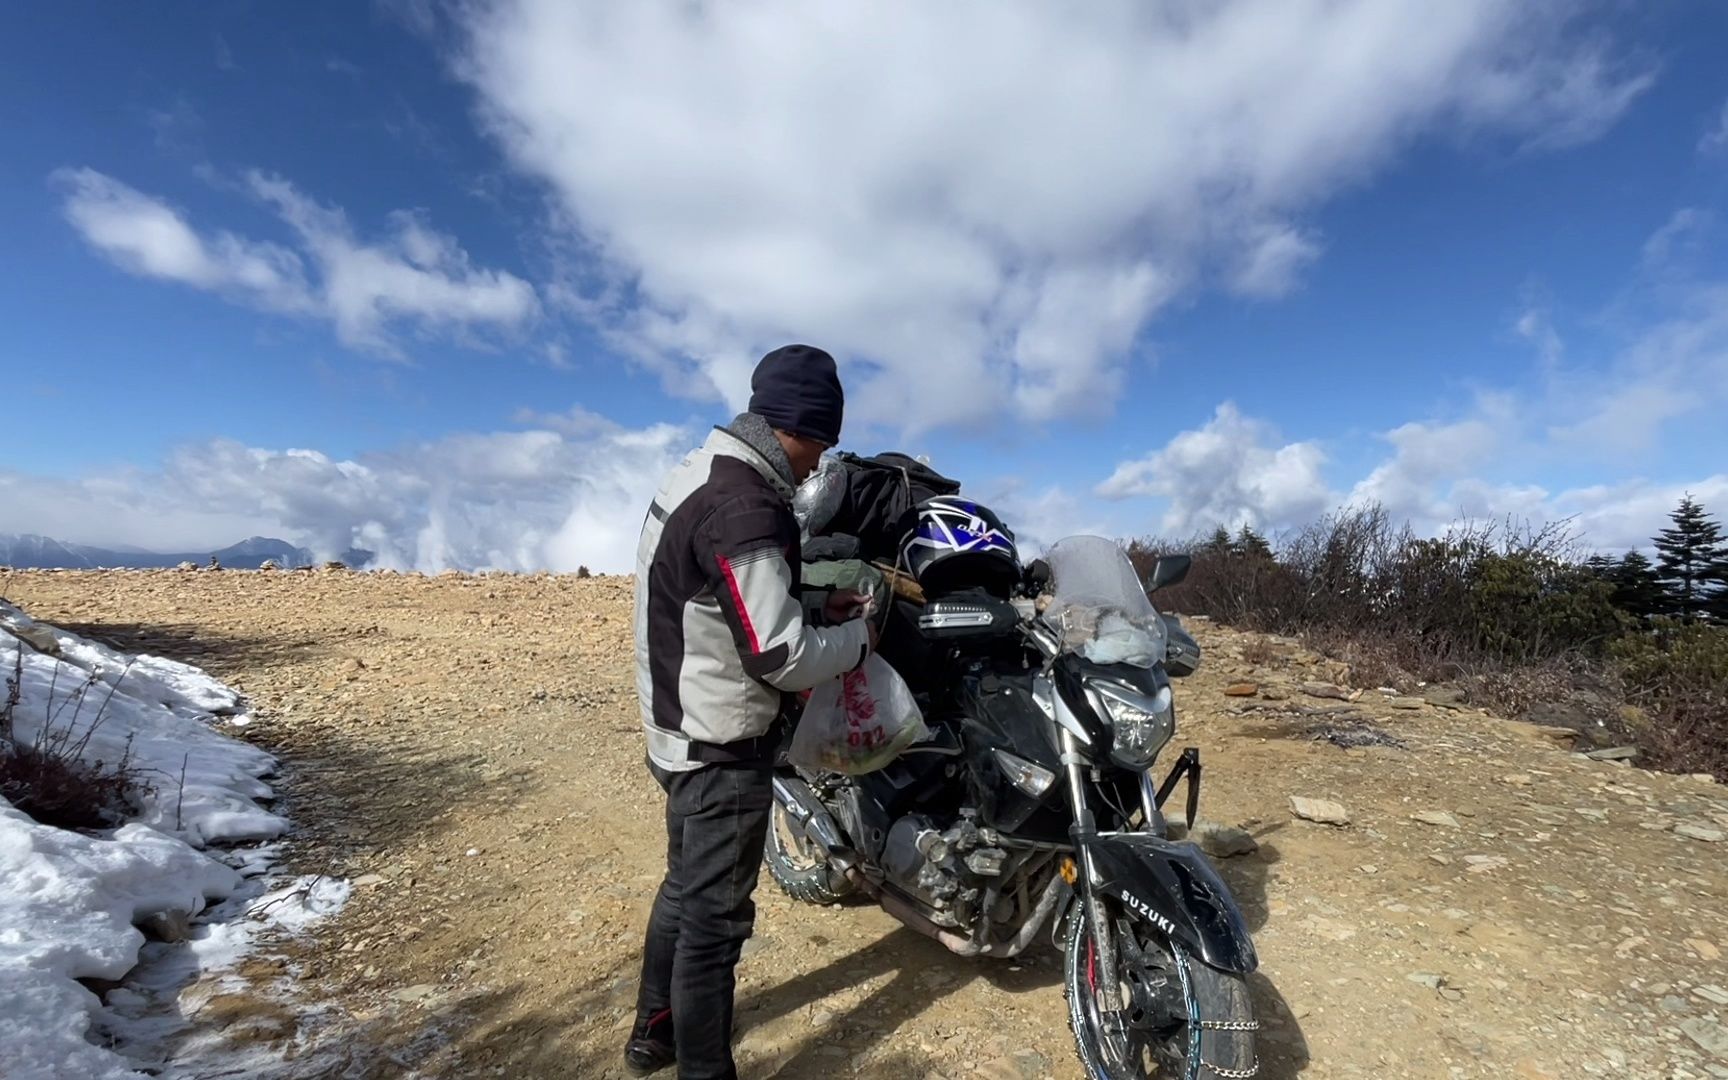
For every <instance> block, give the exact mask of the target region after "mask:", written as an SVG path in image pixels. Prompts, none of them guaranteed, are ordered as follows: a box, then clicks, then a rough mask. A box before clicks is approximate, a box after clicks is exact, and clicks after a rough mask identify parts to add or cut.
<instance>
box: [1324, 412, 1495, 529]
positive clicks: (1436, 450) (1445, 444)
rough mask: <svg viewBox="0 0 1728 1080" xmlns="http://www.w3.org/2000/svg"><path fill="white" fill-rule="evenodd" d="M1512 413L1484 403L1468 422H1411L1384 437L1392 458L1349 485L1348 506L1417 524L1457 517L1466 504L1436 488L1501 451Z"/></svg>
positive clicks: (1459, 495) (1474, 469)
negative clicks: (1371, 506) (1371, 507)
mask: <svg viewBox="0 0 1728 1080" xmlns="http://www.w3.org/2000/svg"><path fill="white" fill-rule="evenodd" d="M1512 413H1513V407H1512V405H1511V402H1510V401H1509V400H1506V399H1498V400H1490V401H1485V402H1483V403H1482V405H1481V406H1480V408H1479V411H1478V415H1476V416H1473V417H1471V418H1469V419H1465V420H1460V421H1456V422H1453V423H1446V424H1439V423H1421V422H1413V423H1408V424H1402V425H1400V426H1399V427H1396V428H1394V429H1392V430H1391V431H1388V432H1386V433H1385V435H1384V436H1383V438H1384V439H1385V440H1386V441H1387V442H1389V443H1391V444H1392V448H1393V453H1392V456H1391V457H1390V458H1388V459H1387V460H1385V461H1383V462H1381V463H1380V464H1379V465H1378V466H1376V467H1375V468H1374V469H1373V471H1371V472H1370V473H1369V474H1368V475H1367V476H1365V477H1363V478H1362V480H1361V481H1359V482H1358V483H1357V484H1356V485H1355V487H1354V488H1353V489H1352V490H1351V492H1350V498H1349V501H1350V502H1352V503H1370V502H1373V503H1379V504H1380V505H1382V506H1384V507H1386V509H1387V510H1388V511H1390V512H1391V513H1392V515H1393V516H1394V517H1399V518H1410V519H1414V520H1416V521H1418V522H1419V523H1421V524H1423V525H1431V524H1435V523H1439V522H1446V521H1450V520H1452V519H1453V518H1455V517H1458V516H1459V515H1460V513H1462V512H1464V508H1463V506H1462V505H1461V503H1462V502H1464V501H1467V500H1465V499H1463V498H1461V493H1459V492H1457V491H1456V490H1455V489H1454V490H1453V491H1452V492H1451V493H1450V494H1448V493H1445V491H1444V490H1443V488H1442V485H1444V484H1445V483H1446V482H1448V481H1455V480H1457V479H1459V478H1461V477H1467V476H1470V475H1471V474H1472V473H1474V472H1475V471H1476V470H1477V469H1479V468H1480V467H1481V466H1483V465H1485V464H1487V463H1488V462H1489V461H1491V460H1492V459H1493V458H1494V456H1495V454H1496V453H1498V452H1499V451H1500V450H1501V449H1503V448H1504V446H1505V444H1506V442H1507V436H1508V434H1509V429H1510V426H1511V422H1512V420H1513V416H1512ZM1465 516H1473V515H1472V514H1466V515H1465Z"/></svg>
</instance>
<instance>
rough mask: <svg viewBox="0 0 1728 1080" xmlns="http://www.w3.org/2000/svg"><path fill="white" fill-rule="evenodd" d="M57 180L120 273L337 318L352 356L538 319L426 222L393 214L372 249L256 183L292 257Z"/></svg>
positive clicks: (527, 301) (327, 214)
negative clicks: (406, 335) (289, 233)
mask: <svg viewBox="0 0 1728 1080" xmlns="http://www.w3.org/2000/svg"><path fill="white" fill-rule="evenodd" d="M54 179H55V181H56V182H57V184H58V185H59V186H60V187H61V189H62V191H63V194H64V197H65V202H64V206H63V210H64V213H65V215H66V219H67V221H69V222H70V223H71V224H72V226H73V227H74V228H75V229H77V230H78V232H79V234H80V235H82V236H83V238H84V240H85V242H86V243H88V244H89V245H90V246H91V247H92V248H94V249H95V250H96V251H97V252H99V253H100V254H102V255H103V256H104V257H106V258H107V259H109V260H110V261H111V262H113V263H114V264H115V265H116V266H118V267H120V268H121V269H123V270H126V271H127V272H129V273H133V274H137V275H140V276H143V277H152V278H157V279H160V280H164V281H175V282H179V283H181V284H184V285H190V286H192V287H194V288H198V289H204V290H206V291H209V292H213V293H217V294H219V295H221V296H224V297H227V298H229V299H231V300H234V301H236V302H239V303H244V304H248V305H250V306H253V307H258V308H262V309H264V310H266V311H275V312H283V313H287V314H294V315H307V316H316V317H320V318H325V319H328V320H329V321H330V322H331V323H332V324H333V325H334V326H335V329H336V334H337V336H338V337H339V338H340V339H341V340H342V341H343V342H344V343H345V344H348V345H351V346H355V347H359V348H367V349H372V350H376V351H379V352H384V353H394V352H396V351H397V349H398V346H397V344H396V337H397V334H398V332H399V331H400V330H402V329H404V328H409V329H412V330H415V331H417V332H421V333H427V332H433V331H444V332H447V333H457V334H463V333H467V332H470V331H474V330H482V329H487V328H491V329H495V330H511V329H515V328H518V327H521V326H523V325H524V324H526V323H527V322H528V321H529V320H531V319H532V318H533V317H534V316H535V314H536V313H537V311H538V310H539V303H538V300H537V299H536V297H535V293H534V289H533V287H532V286H530V285H529V284H528V283H527V282H526V281H523V280H522V279H520V278H518V277H516V276H514V275H513V274H510V273H507V272H505V271H501V270H486V269H478V268H475V267H474V266H473V265H472V263H471V261H470V260H469V257H468V254H467V253H466V252H465V251H463V250H462V248H461V246H460V245H459V244H458V243H457V242H456V240H455V239H454V238H453V237H450V236H447V235H445V234H443V233H439V232H436V231H434V230H433V229H432V228H431V227H430V226H429V225H428V224H427V222H426V220H425V217H424V215H422V214H419V213H415V212H411V211H397V212H395V213H393V214H391V215H390V217H389V231H388V233H387V235H386V236H385V237H384V238H383V239H381V240H379V241H377V242H372V243H368V242H365V241H361V240H359V239H357V238H356V237H355V235H354V232H353V230H352V228H351V227H350V226H349V224H348V221H347V217H346V216H345V215H344V214H343V213H342V211H341V210H338V209H332V208H329V207H325V206H321V205H319V204H318V203H316V202H314V201H313V200H311V199H309V198H307V197H306V196H305V195H303V194H302V193H301V192H299V191H298V190H297V189H296V188H295V187H294V186H293V185H292V184H290V183H288V182H287V181H286V180H282V179H280V178H278V177H272V176H267V175H264V174H262V173H256V172H254V173H249V174H247V176H246V178H245V179H246V186H247V188H248V190H249V191H250V192H251V193H252V194H253V195H254V196H255V197H257V198H258V199H260V200H261V201H263V202H265V203H266V204H267V205H269V206H271V207H272V208H273V209H274V210H275V211H276V212H277V214H278V215H279V216H280V217H281V218H282V220H283V221H284V222H286V223H287V224H288V226H289V227H290V228H291V229H292V230H293V232H294V233H295V235H296V237H297V239H298V241H299V250H298V251H295V250H292V249H290V248H288V247H285V246H283V245H280V244H275V243H269V242H265V241H258V240H249V239H246V238H243V237H240V236H237V235H235V234H234V233H231V232H227V231H219V232H215V233H202V232H200V231H199V230H198V229H197V228H195V227H194V226H193V225H192V223H191V222H190V221H188V220H187V218H186V216H185V214H183V213H182V212H180V211H179V210H177V209H176V208H174V207H172V206H170V205H169V204H168V203H166V202H164V201H163V200H161V199H158V198H155V197H153V196H150V195H146V194H144V193H143V192H140V191H137V190H136V189H134V188H131V187H129V186H127V185H126V184H124V183H122V182H120V181H118V180H116V179H114V178H113V177H110V176H106V175H104V174H102V173H99V172H96V171H95V170H93V169H63V170H61V171H59V172H57V173H55V176H54ZM309 266H310V268H311V271H312V272H311V273H309V272H308V267H309Z"/></svg>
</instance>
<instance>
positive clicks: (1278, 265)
mask: <svg viewBox="0 0 1728 1080" xmlns="http://www.w3.org/2000/svg"><path fill="white" fill-rule="evenodd" d="M1319 257H1320V242H1319V240H1318V239H1316V238H1315V237H1314V236H1313V235H1312V234H1311V233H1305V232H1303V231H1302V230H1300V229H1297V228H1295V227H1293V226H1291V225H1285V224H1277V225H1266V226H1262V227H1260V228H1258V229H1255V230H1253V237H1252V239H1251V240H1250V241H1249V242H1248V245H1247V249H1246V251H1245V252H1244V253H1243V257H1242V260H1241V262H1240V264H1239V265H1238V266H1237V267H1236V270H1235V272H1234V273H1233V274H1232V275H1231V277H1230V286H1231V288H1233V289H1235V290H1236V291H1237V292H1239V293H1241V294H1242V295H1244V296H1259V297H1269V298H1270V297H1279V296H1283V295H1285V294H1286V293H1288V292H1289V291H1290V290H1291V289H1293V288H1295V287H1296V280H1297V278H1298V277H1299V276H1300V274H1301V273H1302V271H1303V270H1305V269H1307V267H1308V264H1309V263H1311V262H1313V261H1314V260H1315V259H1318V258H1319Z"/></svg>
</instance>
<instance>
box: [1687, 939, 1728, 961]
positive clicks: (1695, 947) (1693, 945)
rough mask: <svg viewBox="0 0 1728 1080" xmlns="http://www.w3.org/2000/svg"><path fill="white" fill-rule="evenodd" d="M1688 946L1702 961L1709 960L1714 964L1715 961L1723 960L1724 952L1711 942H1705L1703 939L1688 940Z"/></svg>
mask: <svg viewBox="0 0 1728 1080" xmlns="http://www.w3.org/2000/svg"><path fill="white" fill-rule="evenodd" d="M1686 945H1687V947H1688V948H1690V949H1691V950H1692V951H1693V952H1695V953H1697V954H1698V958H1699V959H1700V960H1709V961H1711V962H1712V963H1714V962H1715V961H1717V960H1720V959H1722V950H1721V949H1718V948H1717V947H1716V946H1715V945H1712V944H1711V943H1710V942H1708V941H1705V940H1704V939H1703V938H1687V939H1686Z"/></svg>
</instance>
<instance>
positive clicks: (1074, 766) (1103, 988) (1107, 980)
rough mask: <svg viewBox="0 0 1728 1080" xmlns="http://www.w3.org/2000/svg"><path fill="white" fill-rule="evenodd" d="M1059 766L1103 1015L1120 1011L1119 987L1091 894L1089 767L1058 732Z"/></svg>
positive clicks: (1069, 735) (1093, 827)
mask: <svg viewBox="0 0 1728 1080" xmlns="http://www.w3.org/2000/svg"><path fill="white" fill-rule="evenodd" d="M1059 735H1060V738H1061V742H1060V745H1061V748H1062V766H1063V768H1064V769H1066V770H1067V773H1068V805H1069V808H1070V809H1071V810H1072V811H1073V813H1074V825H1073V826H1072V828H1071V829H1070V832H1071V834H1072V835H1073V837H1074V852H1075V854H1077V855H1079V856H1080V894H1079V895H1080V910H1081V913H1082V914H1083V915H1084V916H1085V919H1086V921H1087V923H1088V925H1089V928H1090V929H1091V931H1092V949H1093V953H1094V955H1095V958H1096V960H1095V962H1096V963H1097V965H1098V971H1099V973H1100V974H1101V975H1102V976H1103V977H1102V978H1101V979H1099V980H1098V986H1097V989H1096V991H1095V992H1096V993H1097V995H1098V999H1099V1005H1100V1006H1101V1007H1102V1011H1104V1012H1106V1013H1120V1012H1121V1011H1122V984H1121V980H1119V979H1118V978H1117V977H1116V935H1115V932H1114V931H1112V930H1111V928H1110V918H1109V916H1108V914H1107V913H1106V912H1105V910H1104V900H1103V898H1102V897H1100V896H1098V895H1097V894H1096V893H1095V892H1094V891H1093V890H1094V889H1095V888H1096V887H1097V885H1098V883H1099V881H1100V879H1099V876H1098V871H1097V868H1096V867H1095V866H1094V865H1093V862H1092V844H1091V841H1092V838H1093V837H1094V836H1096V835H1097V833H1098V823H1097V821H1096V820H1095V819H1094V818H1093V817H1092V809H1091V807H1089V806H1087V805H1086V769H1087V767H1088V765H1089V763H1088V762H1087V760H1086V757H1085V755H1083V754H1081V753H1080V744H1079V742H1078V741H1077V740H1076V739H1075V738H1074V734H1073V732H1071V731H1069V730H1068V729H1066V728H1062V729H1059Z"/></svg>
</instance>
